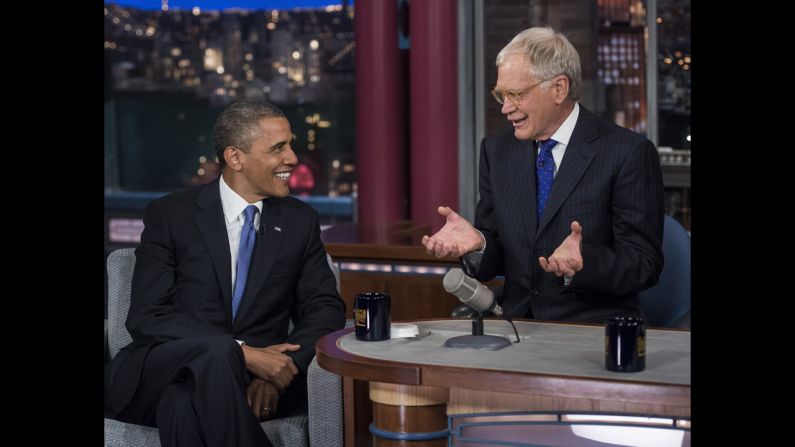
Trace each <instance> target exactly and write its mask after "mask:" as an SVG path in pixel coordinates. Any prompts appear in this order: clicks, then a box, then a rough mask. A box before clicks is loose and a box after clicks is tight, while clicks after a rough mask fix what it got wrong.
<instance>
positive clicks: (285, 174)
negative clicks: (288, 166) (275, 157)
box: [273, 171, 292, 181]
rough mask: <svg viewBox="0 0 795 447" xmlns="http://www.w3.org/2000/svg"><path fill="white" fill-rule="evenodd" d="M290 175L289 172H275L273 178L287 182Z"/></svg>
mask: <svg viewBox="0 0 795 447" xmlns="http://www.w3.org/2000/svg"><path fill="white" fill-rule="evenodd" d="M291 174H292V173H291V172H290V171H283V172H277V173H275V174H273V176H274V177H276V178H277V179H279V180H283V181H287V180H290V175H291Z"/></svg>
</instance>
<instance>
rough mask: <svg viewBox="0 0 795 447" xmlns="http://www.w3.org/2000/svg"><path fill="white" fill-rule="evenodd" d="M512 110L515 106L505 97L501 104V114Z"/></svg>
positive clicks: (506, 113)
mask: <svg viewBox="0 0 795 447" xmlns="http://www.w3.org/2000/svg"><path fill="white" fill-rule="evenodd" d="M514 110H516V106H515V105H514V103H513V102H511V100H509V99H507V98H506V99H505V102H504V103H503V104H502V109H500V112H501V113H502V114H503V115H508V114H510V113H511V112H513V111H514Z"/></svg>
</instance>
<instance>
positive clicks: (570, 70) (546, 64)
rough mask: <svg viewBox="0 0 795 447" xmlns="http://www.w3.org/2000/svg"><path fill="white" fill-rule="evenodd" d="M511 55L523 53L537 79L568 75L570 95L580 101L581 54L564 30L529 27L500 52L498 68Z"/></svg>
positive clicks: (531, 72)
mask: <svg viewBox="0 0 795 447" xmlns="http://www.w3.org/2000/svg"><path fill="white" fill-rule="evenodd" d="M509 54H522V55H524V59H525V61H527V63H528V64H530V75H531V76H533V77H534V78H536V79H538V80H541V79H551V78H553V77H555V76H557V75H560V74H564V75H566V76H567V77H568V78H569V84H570V85H569V97H570V98H571V99H572V100H573V101H576V100H578V99H579V98H580V89H581V88H582V70H581V68H580V55H579V54H578V53H577V50H576V49H575V48H574V45H572V44H571V42H569V39H567V38H566V36H564V35H563V34H561V33H558V32H555V30H553V29H552V28H549V27H547V28H542V27H536V28H528V29H526V30H524V31H522V32H521V33H519V34H517V35H516V37H514V38H513V40H511V41H510V42H509V43H508V45H505V47H504V48H503V49H502V50H500V52H499V54H497V67H499V66H500V65H502V64H503V62H505V58H506V57H507V56H508V55H509Z"/></svg>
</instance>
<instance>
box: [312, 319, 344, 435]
mask: <svg viewBox="0 0 795 447" xmlns="http://www.w3.org/2000/svg"><path fill="white" fill-rule="evenodd" d="M345 327H346V328H349V327H353V319H351V318H348V319H347V320H345ZM306 387H307V395H308V400H309V411H308V414H309V445H312V446H321V445H322V446H324V447H342V443H343V431H342V430H343V427H344V424H343V422H344V421H343V418H342V377H340V376H338V375H336V374H334V373H333V372H329V371H326V370H325V369H323V368H321V367H320V366H318V364H317V357H315V358H313V359H312V363H310V364H309V368H308V369H307V371H306Z"/></svg>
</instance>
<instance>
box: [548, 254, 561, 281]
mask: <svg viewBox="0 0 795 447" xmlns="http://www.w3.org/2000/svg"><path fill="white" fill-rule="evenodd" d="M549 265H550V266H551V267H552V271H553V272H554V273H555V275H557V276H562V274H561V271H560V261H559V260H558V258H556V257H555V256H550V257H549Z"/></svg>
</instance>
